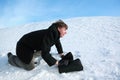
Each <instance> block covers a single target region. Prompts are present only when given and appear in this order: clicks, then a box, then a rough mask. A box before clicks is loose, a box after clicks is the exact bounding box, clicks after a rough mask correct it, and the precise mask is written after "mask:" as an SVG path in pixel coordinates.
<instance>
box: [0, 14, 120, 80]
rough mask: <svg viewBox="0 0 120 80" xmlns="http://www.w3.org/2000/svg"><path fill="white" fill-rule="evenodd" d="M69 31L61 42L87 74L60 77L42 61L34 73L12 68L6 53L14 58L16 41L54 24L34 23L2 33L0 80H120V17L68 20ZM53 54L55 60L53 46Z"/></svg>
mask: <svg viewBox="0 0 120 80" xmlns="http://www.w3.org/2000/svg"><path fill="white" fill-rule="evenodd" d="M64 21H65V23H67V24H68V26H69V29H68V33H67V35H66V36H65V37H64V38H63V39H61V42H62V46H63V49H64V52H69V51H71V52H72V53H73V55H74V58H79V59H81V61H82V64H83V66H84V71H81V72H72V73H63V74H59V73H58V70H57V67H56V66H52V67H49V66H48V65H47V64H46V63H45V62H44V61H43V60H41V64H40V65H39V66H37V67H36V68H35V69H34V70H32V71H29V72H28V71H25V70H23V69H19V68H16V67H13V66H11V65H9V64H8V62H7V56H6V55H7V53H8V52H9V51H10V52H12V53H13V54H15V47H16V43H17V41H18V40H19V39H20V38H21V37H22V36H23V35H24V34H25V33H28V32H31V31H35V30H39V29H44V28H47V27H49V26H50V25H51V23H53V22H54V21H53V22H52V21H51V22H40V23H31V24H26V25H23V26H19V27H14V28H5V29H0V80H119V79H120V60H119V58H120V17H106V16H101V17H78V18H71V19H65V20H64ZM51 53H53V56H55V57H56V59H58V60H59V57H58V56H57V55H56V54H57V51H56V49H55V47H54V46H53V47H52V49H51Z"/></svg>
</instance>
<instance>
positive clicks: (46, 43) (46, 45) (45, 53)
mask: <svg viewBox="0 0 120 80" xmlns="http://www.w3.org/2000/svg"><path fill="white" fill-rule="evenodd" d="M52 39H53V35H52V34H49V36H45V37H44V39H43V41H42V58H43V59H44V60H45V62H46V63H47V64H48V65H49V66H52V65H54V64H55V63H56V61H57V60H56V59H55V58H54V57H52V55H51V54H50V53H49V52H50V48H51V46H50V44H51V43H52V42H51V41H52Z"/></svg>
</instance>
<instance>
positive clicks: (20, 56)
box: [8, 20, 68, 70]
mask: <svg viewBox="0 0 120 80" xmlns="http://www.w3.org/2000/svg"><path fill="white" fill-rule="evenodd" d="M67 29H68V26H67V24H65V23H64V22H63V21H62V20H59V21H57V22H55V23H53V24H52V25H51V26H50V27H49V28H48V29H44V30H38V31H34V32H30V33H28V34H25V35H24V36H23V37H22V38H21V39H20V40H19V41H18V42H17V46H16V55H17V56H15V55H12V53H10V52H9V53H8V62H9V63H10V64H11V65H13V66H17V67H20V68H23V69H25V70H32V69H34V68H35V64H36V63H35V61H34V60H35V59H34V58H36V57H38V56H41V57H42V58H43V59H44V60H45V61H46V63H47V64H48V65H49V66H52V65H66V64H68V61H57V60H56V59H55V58H54V57H52V55H51V54H50V53H49V52H50V49H51V47H52V46H53V45H55V46H56V48H57V51H58V53H59V55H60V56H61V57H62V56H64V54H63V49H62V45H61V42H60V38H62V37H63V36H64V35H65V34H66V33H67ZM61 63H62V64H61Z"/></svg>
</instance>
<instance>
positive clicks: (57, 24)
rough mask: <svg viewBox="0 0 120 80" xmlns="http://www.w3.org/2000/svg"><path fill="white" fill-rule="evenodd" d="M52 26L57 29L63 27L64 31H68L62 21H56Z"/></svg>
mask: <svg viewBox="0 0 120 80" xmlns="http://www.w3.org/2000/svg"><path fill="white" fill-rule="evenodd" d="M52 25H56V26H57V27H59V28H62V27H65V28H66V29H68V26H67V24H66V23H64V22H63V21H62V20H58V21H56V22H55V23H53V24H52Z"/></svg>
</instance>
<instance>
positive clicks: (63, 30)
mask: <svg viewBox="0 0 120 80" xmlns="http://www.w3.org/2000/svg"><path fill="white" fill-rule="evenodd" d="M54 24H55V25H56V26H57V28H58V31H59V32H60V37H63V36H64V35H65V34H66V33H67V29H68V26H67V24H65V23H64V22H63V21H62V20H58V21H56V22H55V23H54Z"/></svg>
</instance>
